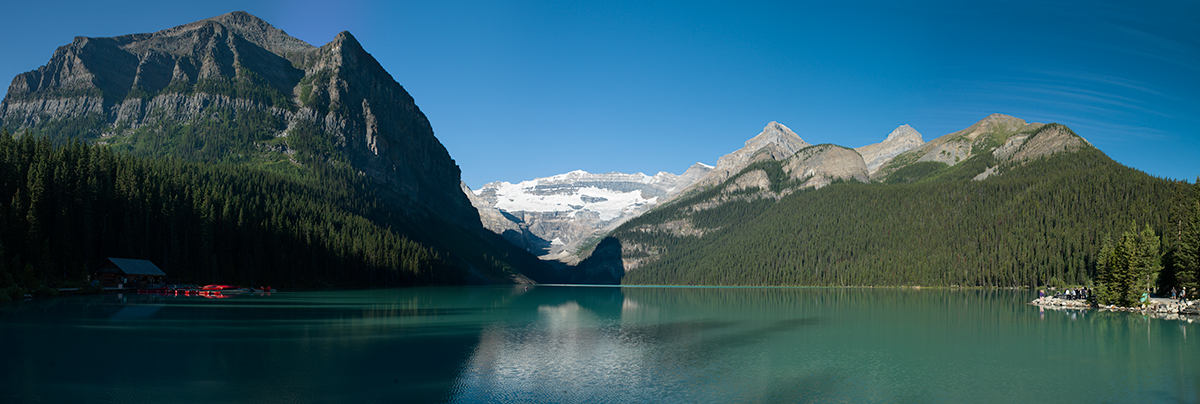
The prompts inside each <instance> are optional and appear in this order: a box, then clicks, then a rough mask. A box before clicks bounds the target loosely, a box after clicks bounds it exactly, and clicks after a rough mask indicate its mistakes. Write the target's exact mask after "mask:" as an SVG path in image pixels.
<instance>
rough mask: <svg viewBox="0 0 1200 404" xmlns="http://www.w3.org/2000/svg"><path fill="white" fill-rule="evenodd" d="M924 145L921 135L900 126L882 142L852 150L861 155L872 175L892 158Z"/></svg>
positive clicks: (908, 127) (904, 126)
mask: <svg viewBox="0 0 1200 404" xmlns="http://www.w3.org/2000/svg"><path fill="white" fill-rule="evenodd" d="M923 144H925V140H924V139H922V137H921V133H920V132H917V130H916V129H913V127H912V126H908V124H904V125H900V126H899V127H897V128H896V129H894V130H892V133H889V134H888V135H887V138H886V139H884V140H883V142H880V143H876V144H871V145H866V146H863V147H859V148H856V149H854V150H855V151H857V152H858V153H859V154H860V155H862V158H863V162H864V163H866V165H867V171H868V172H870V173H871V174H874V173H875V172H876V171H879V169H880V168H881V167H883V166H884V165H885V164H887V163H888V162H889V161H892V159H893V158H895V157H896V156H898V155H900V153H904V152H906V151H909V150H912V149H915V148H918V147H921V145H923Z"/></svg>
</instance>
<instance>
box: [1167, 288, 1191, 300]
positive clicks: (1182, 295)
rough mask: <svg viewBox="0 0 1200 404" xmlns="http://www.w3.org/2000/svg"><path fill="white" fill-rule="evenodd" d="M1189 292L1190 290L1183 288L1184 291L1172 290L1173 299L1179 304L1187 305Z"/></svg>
mask: <svg viewBox="0 0 1200 404" xmlns="http://www.w3.org/2000/svg"><path fill="white" fill-rule="evenodd" d="M1187 290H1188V288H1183V290H1176V289H1175V288H1171V298H1172V299H1175V300H1176V301H1178V302H1179V303H1187Z"/></svg>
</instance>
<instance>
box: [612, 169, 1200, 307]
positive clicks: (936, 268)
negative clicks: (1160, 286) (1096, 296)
mask: <svg viewBox="0 0 1200 404" xmlns="http://www.w3.org/2000/svg"><path fill="white" fill-rule="evenodd" d="M990 157H991V155H990V153H986V154H985V155H981V156H978V157H977V158H978V159H980V160H984V159H989V158H990ZM761 164H779V163H778V162H771V163H760V165H761ZM991 164H993V162H991V161H975V158H973V159H972V160H967V161H964V162H962V163H959V164H957V165H955V166H947V165H946V164H943V163H921V164H917V165H913V167H912V168H911V169H908V170H902V171H897V172H896V173H895V174H894V175H893V176H892V177H889V178H888V179H887V180H885V181H882V182H873V183H866V184H865V183H858V182H854V181H850V182H838V183H834V184H832V185H829V186H827V187H824V188H822V189H819V190H812V189H809V190H800V191H796V192H795V193H792V194H790V195H787V196H785V197H783V198H782V199H780V200H779V201H776V200H775V199H774V198H770V197H755V196H754V193H755V192H759V191H760V190H757V189H752V190H748V191H744V192H743V193H742V194H740V195H732V196H733V197H732V198H729V199H731V201H730V202H725V203H722V204H716V205H715V207H714V206H713V204H712V203H710V201H712V200H713V198H716V197H718V196H719V195H720V194H719V192H720V191H718V189H721V188H723V186H721V187H716V188H714V189H710V190H708V191H705V192H700V193H697V194H695V195H692V196H690V197H686V198H681V199H680V200H678V201H676V202H674V203H672V204H669V205H666V206H663V207H660V208H658V209H656V210H654V211H651V212H649V213H647V214H645V215H643V216H641V217H638V218H635V219H633V220H631V221H629V222H628V223H626V224H624V225H623V226H621V227H620V228H618V229H617V230H615V231H614V232H613V233H612V234H611V236H612V237H614V238H616V239H617V240H619V241H620V245H621V246H622V248H623V251H624V252H623V258H624V259H626V260H640V261H641V265H640V266H638V267H636V268H632V269H630V270H629V272H628V273H627V274H626V275H625V277H624V278H623V279H622V283H625V284H684V285H827V286H842V285H850V286H856V285H897V286H898V285H922V286H989V287H1008V286H1027V287H1028V286H1037V285H1048V284H1075V285H1086V284H1093V283H1095V282H1096V281H1097V280H1098V278H1097V277H1098V271H1097V262H1098V258H1097V257H1098V255H1099V253H1100V249H1101V245H1102V243H1103V240H1104V238H1105V236H1106V235H1112V234H1120V232H1121V231H1124V230H1127V229H1129V228H1130V226H1131V225H1132V224H1133V223H1139V224H1145V225H1146V226H1149V228H1150V230H1151V231H1152V232H1154V233H1156V234H1160V235H1164V237H1161V239H1158V240H1161V241H1160V242H1161V243H1162V245H1161V246H1160V248H1159V249H1158V250H1157V251H1161V252H1162V253H1160V254H1159V255H1158V257H1159V258H1164V257H1165V258H1166V260H1165V261H1167V268H1168V269H1169V271H1164V272H1168V273H1166V274H1164V276H1163V277H1161V279H1162V280H1163V281H1164V282H1170V281H1173V279H1175V275H1174V273H1175V272H1176V270H1177V268H1176V265H1175V264H1172V263H1171V262H1172V259H1171V257H1173V256H1175V255H1177V253H1176V252H1177V251H1180V248H1179V245H1180V244H1181V243H1182V241H1181V240H1183V239H1184V238H1185V236H1186V234H1187V231H1188V229H1189V228H1188V225H1187V223H1193V224H1192V225H1191V226H1192V227H1200V225H1197V224H1194V223H1196V222H1197V217H1196V216H1197V215H1200V208H1197V209H1190V208H1189V206H1191V205H1192V204H1194V203H1197V202H1196V201H1198V200H1200V199H1197V198H1198V196H1200V194H1198V191H1197V187H1196V186H1193V185H1190V184H1188V183H1186V182H1179V181H1169V180H1164V179H1160V178H1154V177H1151V176H1149V175H1147V174H1145V173H1143V172H1140V171H1137V170H1134V169H1131V168H1128V167H1125V166H1122V165H1120V164H1118V163H1116V162H1114V161H1112V160H1111V159H1110V158H1108V157H1107V156H1105V155H1104V154H1103V153H1101V152H1100V151H1099V150H1097V149H1095V148H1094V147H1091V146H1088V147H1086V148H1084V149H1083V150H1081V151H1078V152H1073V153H1059V154H1053V155H1050V156H1048V157H1044V158H1040V159H1037V160H1034V161H1030V162H1027V163H1024V164H1019V165H1015V166H1011V167H1003V175H1000V176H994V177H991V178H988V179H986V180H983V181H974V180H972V179H971V178H972V177H974V176H975V174H978V173H979V172H981V171H982V170H983V168H986V167H988V166H989V165H991ZM753 168H754V167H752V169H753ZM759 168H761V167H759ZM768 172H771V170H768ZM743 173H745V171H744V172H743ZM772 179H773V180H775V178H772ZM734 180H736V176H735V177H734V178H731V179H730V181H734ZM729 196H730V195H726V197H729ZM1197 206H1200V205H1197ZM680 222H688V223H690V225H692V226H694V228H696V229H699V230H700V231H699V232H697V233H702V234H700V235H679V234H678V233H677V232H676V233H672V232H671V231H665V230H663V229H662V224H664V223H680ZM1194 231H1200V229H1194ZM1180 271H1181V272H1180V273H1183V272H1186V271H1182V270H1180ZM1190 271H1192V272H1194V271H1196V270H1195V268H1194V267H1192V269H1190ZM1188 276H1190V275H1188Z"/></svg>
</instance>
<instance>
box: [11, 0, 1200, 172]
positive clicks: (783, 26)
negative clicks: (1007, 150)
mask: <svg viewBox="0 0 1200 404" xmlns="http://www.w3.org/2000/svg"><path fill="white" fill-rule="evenodd" d="M12 3H14V2H9V4H5V5H4V6H3V7H4V10H5V11H6V13H5V14H6V15H7V16H8V18H5V21H4V23H3V24H0V50H2V51H3V52H4V55H5V57H4V58H3V59H0V77H3V78H4V80H8V78H9V77H13V76H15V75H16V74H18V73H20V72H24V71H28V70H33V69H36V68H37V67H38V66H40V65H42V64H44V63H45V62H46V61H47V60H48V59H49V58H50V55H51V54H52V53H53V52H54V49H55V48H57V47H58V46H61V45H65V44H67V43H69V42H70V41H71V39H72V38H73V37H74V36H77V35H82V36H115V35H121V34H127V33H136V32H153V31H157V30H161V29H166V28H170V27H172V26H175V25H179V24H185V23H188V22H192V21H196V20H200V19H204V18H209V17H213V16H216V15H220V14H223V13H226V12H229V11H234V10H245V11H248V12H250V13H251V14H254V15H257V16H258V17H260V18H263V19H264V20H266V21H267V22H269V23H271V24H272V25H275V26H276V27H278V28H281V29H283V30H284V31H287V32H288V33H289V34H291V35H293V36H295V37H298V38H300V39H302V40H305V41H307V42H309V43H311V44H314V45H318V46H319V45H322V44H324V43H326V42H328V41H329V40H331V39H333V37H334V35H336V34H337V33H338V32H340V31H343V30H346V31H350V32H351V33H353V34H354V36H355V37H357V38H358V40H359V41H360V42H361V43H362V44H363V46H364V47H365V48H366V49H367V51H368V52H370V53H371V54H372V55H374V56H375V58H376V59H378V60H379V61H380V63H382V64H383V66H384V68H386V69H387V70H388V71H389V72H390V73H391V74H392V76H393V77H394V78H396V80H397V81H399V82H400V83H401V84H403V85H404V86H405V88H406V89H407V90H408V91H409V93H411V94H412V95H413V97H414V98H415V99H416V101H417V105H418V106H419V107H420V108H421V110H422V111H424V112H425V114H426V115H427V116H428V117H429V120H430V122H431V123H432V124H433V128H434V132H435V134H436V135H437V137H438V138H439V139H440V140H441V141H442V143H443V144H444V145H446V148H447V149H448V150H449V151H450V154H451V156H452V157H454V159H455V160H456V161H457V162H458V164H459V166H460V167H462V171H463V180H465V181H466V182H467V184H468V185H470V186H471V187H472V188H478V187H479V186H481V185H483V184H485V183H487V182H491V181H498V180H502V181H510V182H516V181H521V180H527V179H532V178H534V177H543V176H549V175H554V174H559V173H564V172H567V171H571V170H577V169H581V170H586V171H590V172H610V171H619V172H644V173H647V174H653V173H656V172H659V171H669V172H674V173H681V172H682V171H683V170H685V169H687V167H688V166H690V165H691V164H693V163H695V162H697V161H701V162H705V163H708V164H715V163H716V161H717V158H718V157H720V156H721V155H723V154H725V153H728V152H730V151H733V150H736V149H738V148H740V147H741V146H742V143H743V142H744V141H745V140H746V139H748V138H750V137H751V136H754V135H755V134H757V133H758V132H759V131H760V130H761V129H762V127H763V126H765V125H766V124H767V122H770V121H779V122H781V123H783V124H785V125H788V126H789V127H791V128H792V129H793V130H795V131H796V132H797V133H798V134H799V135H800V136H801V137H803V138H804V139H805V140H806V141H808V142H810V143H814V144H815V143H835V144H839V145H843V146H849V147H858V146H862V145H866V144H870V143H876V142H879V141H881V140H883V138H884V137H886V136H887V134H888V133H889V132H891V130H892V129H894V128H895V127H896V126H899V125H902V124H909V125H912V126H913V127H914V128H916V129H917V130H918V131H920V132H921V134H922V135H924V138H925V140H927V141H928V140H932V139H934V138H936V137H938V136H941V135H944V134H947V133H950V132H953V131H956V130H959V129H962V128H965V127H967V126H969V125H971V124H972V123H974V122H976V121H978V120H980V119H982V118H984V117H985V116H987V115H988V114H991V113H993V112H1000V113H1005V114H1009V115H1013V116H1016V117H1018V118H1022V119H1025V120H1026V121H1031V122H1059V123H1062V124H1065V125H1067V126H1070V127H1071V128H1072V129H1074V130H1075V131H1076V133H1079V134H1080V135H1082V136H1083V137H1085V138H1087V139H1088V140H1089V141H1091V142H1092V143H1093V144H1094V145H1096V146H1097V147H1099V148H1100V149H1101V150H1103V151H1104V152H1105V153H1107V154H1108V155H1109V156H1111V157H1112V158H1113V159H1115V160H1117V161H1118V162H1121V163H1123V164H1126V165H1129V166H1132V167H1134V168H1137V169H1140V170H1143V171H1146V172H1147V173H1149V174H1151V175H1154V176H1158V177H1168V178H1175V179H1184V180H1188V181H1194V180H1195V179H1196V176H1197V175H1200V129H1198V128H1200V95H1198V94H1200V24H1197V23H1196V21H1200V2H1195V1H1183V2H1154V1H1149V2H1086V3H1082V2H1064V3H1056V2H1044V1H1042V2H1017V1H948V2H921V3H918V4H915V5H912V4H893V3H891V2H803V1H784V2H744V3H739V4H730V3H729V2H703V1H686V2H646V1H613V0H610V1H602V2H590V3H589V2H573V1H565V2H564V1H532V2H526V1H495V2H491V1H482V2H479V1H429V2H392V1H386V2H329V1H222V0H206V1H203V2H186V3H188V4H180V3H174V2H168V3H162V2H158V1H154V2H149V1H147V2H91V1H78V2H76V1H56V0H45V1H36V2H19V3H16V4H12ZM339 3H341V4H339ZM166 4H170V5H169V6H165V5H166Z"/></svg>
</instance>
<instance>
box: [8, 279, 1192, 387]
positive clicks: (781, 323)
mask: <svg viewBox="0 0 1200 404" xmlns="http://www.w3.org/2000/svg"><path fill="white" fill-rule="evenodd" d="M1033 297H1034V296H1033V294H1032V293H1031V292H1029V291H948V290H897V289H758V288H615V287H614V288H609V287H556V286H538V287H531V288H529V290H528V291H526V290H524V288H522V287H512V286H505V287H453V288H412V289H389V290H366V291H346V292H311V293H308V292H283V293H276V294H273V295H270V296H245V295H244V296H238V297H233V298H228V299H205V298H197V297H179V298H176V297H160V296H149V295H123V296H117V295H107V296H87V297H69V298H58V299H41V300H34V301H27V302H17V303H11V304H4V305H0V358H3V359H2V360H0V402H3V403H26V402H46V403H68V402H111V403H158V402H197V403H200V402H204V403H211V402H214V401H216V402H287V403H293V402H348V403H349V402H353V403H376V402H378V403H397V402H453V403H471V402H563V403H573V402H710V403H726V402H852V403H859V402H885V403H891V402H917V403H924V402H1005V403H1014V402H1020V403H1029V402H1055V403H1079V402H1089V403H1090V402H1166V403H1176V402H1197V401H1200V322H1196V323H1188V322H1186V321H1177V320H1159V319H1152V318H1146V317H1144V316H1142V315H1139V314H1127V313H1100V312H1094V311H1075V312H1068V311H1049V310H1047V311H1045V312H1042V311H1040V310H1039V309H1038V308H1037V307H1033V306H1029V305H1026V304H1025V303H1026V302H1028V301H1029V300H1031V299H1032V298H1033Z"/></svg>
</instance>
